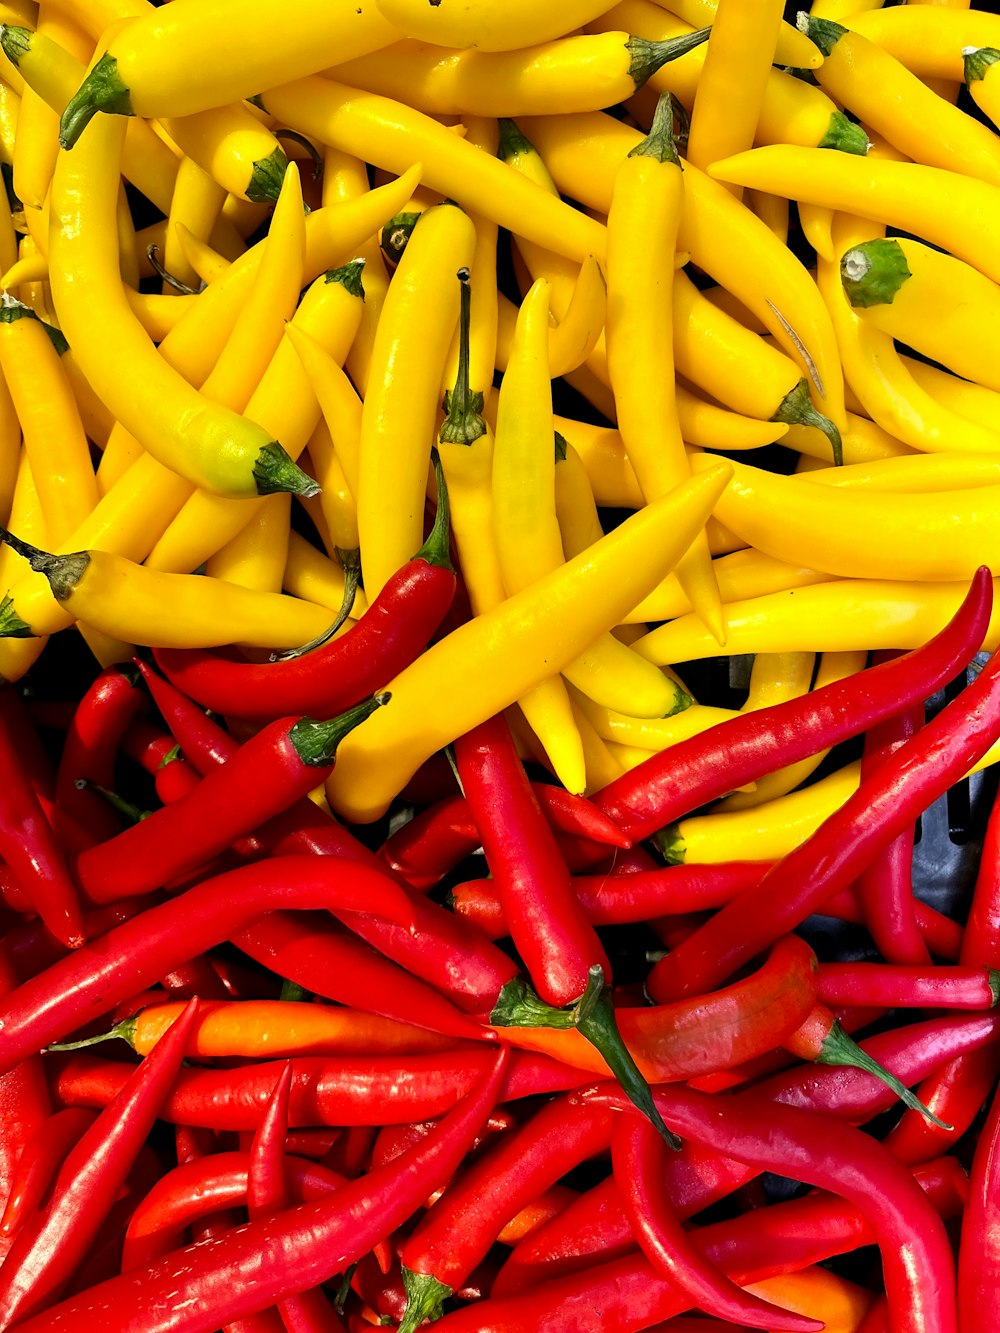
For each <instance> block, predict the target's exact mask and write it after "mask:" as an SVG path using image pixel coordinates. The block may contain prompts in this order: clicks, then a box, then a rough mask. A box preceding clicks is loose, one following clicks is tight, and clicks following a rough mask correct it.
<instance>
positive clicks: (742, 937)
mask: <svg viewBox="0 0 1000 1333" xmlns="http://www.w3.org/2000/svg"><path fill="white" fill-rule="evenodd" d="M903 660H905V659H903V658H899V659H897V661H903ZM896 665H897V662H888V663H886V664H885V666H884V667H878V668H874V669H875V670H880V671H881V670H888V669H891V668H894V667H895V666H896ZM854 679H857V677H855V678H854ZM808 697H812V696H808ZM998 736H1000V654H994V655H993V656H992V657H991V658H990V660H989V661H988V662H987V663H986V665H985V666H984V667H983V669H982V671H981V672H980V673H979V675H978V676H977V677H976V678H975V680H973V681H972V683H971V684H969V685H967V686H966V687H965V689H964V690H963V691H962V692H961V694H959V695H958V697H957V698H956V699H954V700H953V701H952V702H951V703H950V704H948V705H947V706H946V707H945V708H943V709H942V710H941V712H940V713H938V715H937V716H936V717H935V718H933V719H932V720H931V721H930V722H928V723H927V725H926V726H925V727H924V728H923V729H922V730H921V731H920V732H919V733H918V735H916V736H914V737H913V738H912V739H911V740H909V741H906V742H905V744H903V745H901V746H900V747H899V749H898V750H897V751H896V752H895V754H893V755H892V756H891V757H890V758H888V759H887V760H886V761H885V762H884V763H883V764H881V765H880V766H879V768H878V769H877V770H876V771H875V773H874V774H873V775H872V776H871V777H870V778H868V779H866V780H865V781H863V782H861V784H860V785H859V787H858V789H857V791H856V792H854V793H852V795H851V796H849V797H848V799H847V800H846V801H845V802H844V804H843V805H842V806H841V807H840V809H839V810H837V811H835V812H834V813H833V814H832V815H831V816H830V817H829V818H828V819H827V820H825V822H824V823H823V824H821V825H820V827H819V828H818V829H817V830H816V832H815V833H814V834H813V835H812V836H811V837H810V838H807V839H806V841H805V842H804V843H802V844H801V845H800V846H799V847H797V848H795V850H794V851H792V852H790V853H789V854H788V855H787V856H786V857H785V858H784V859H783V860H781V861H779V862H778V863H777V865H775V866H774V868H773V869H772V870H770V871H769V872H768V874H766V875H765V876H764V878H763V879H762V880H761V882H760V884H758V885H757V887H756V888H755V889H750V890H748V891H747V892H746V893H744V894H742V895H741V896H740V897H739V898H738V899H736V901H734V902H732V903H729V904H728V905H727V906H726V907H723V908H722V910H721V911H720V912H718V913H717V914H716V915H715V916H714V917H713V918H712V919H711V920H710V921H708V922H706V924H705V925H704V926H702V927H701V929H700V930H698V931H696V932H695V934H694V935H692V936H691V937H690V938H689V939H687V940H685V941H684V943H683V944H681V945H680V946H679V947H678V948H677V949H675V950H674V951H673V953H671V954H669V955H668V956H667V957H666V958H664V959H663V960H662V961H661V962H659V963H657V964H656V966H655V967H654V969H653V971H652V972H651V973H650V976H649V980H648V983H647V985H648V989H649V993H650V995H652V996H653V997H654V999H657V1000H660V1001H663V1000H667V999H674V998H677V997H679V996H681V995H685V994H690V993H692V992H693V993H700V992H702V991H704V990H705V989H707V988H708V987H710V986H713V985H718V984H719V982H720V981H723V980H724V979H725V978H726V977H728V976H730V975H731V974H732V972H733V971H734V969H735V968H737V967H740V966H741V965H742V964H743V963H745V962H746V961H748V960H749V959H751V958H753V957H754V956H755V954H757V953H759V952H760V950H761V949H762V948H764V947H766V945H767V944H769V943H770V941H771V940H773V939H774V938H775V936H776V935H777V934H779V933H782V932H784V931H789V930H794V928H795V927H796V926H797V925H799V924H800V923H801V922H802V921H804V920H805V918H806V917H807V916H809V915H810V913H812V912H815V911H818V910H821V909H822V906H823V903H824V902H825V901H826V899H827V898H829V897H830V896H831V895H832V894H834V893H836V892H837V891H838V890H839V889H842V888H844V887H846V886H847V885H848V884H850V883H851V882H852V881H853V880H854V879H855V878H856V877H857V875H858V873H859V872H860V871H861V870H862V869H863V868H864V866H865V865H867V864H868V861H869V860H870V859H871V857H872V855H873V854H874V853H875V852H876V851H877V850H878V849H879V848H881V847H884V846H886V845H887V844H888V843H889V842H891V841H892V839H893V838H894V837H895V836H896V834H897V833H898V832H899V831H900V830H901V829H904V828H905V827H906V826H907V824H909V823H911V822H912V821H913V820H915V819H916V817H917V815H918V814H920V813H921V811H923V810H925V809H926V808H927V807H928V806H929V805H930V804H931V803H932V802H933V801H934V800H935V799H936V798H937V797H938V796H940V795H941V794H942V793H943V792H946V791H947V790H948V788H949V787H950V786H951V785H952V783H954V782H957V781H958V779H959V778H961V777H963V776H964V775H965V774H966V773H967V772H968V771H969V769H970V768H972V767H973V765H974V764H975V763H976V761H977V760H978V759H979V758H981V757H982V755H984V754H985V753H986V751H987V750H988V749H989V747H990V746H991V745H992V744H993V742H994V741H995V740H996V739H997V738H998Z"/></svg>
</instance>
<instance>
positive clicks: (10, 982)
mask: <svg viewBox="0 0 1000 1333" xmlns="http://www.w3.org/2000/svg"><path fill="white" fill-rule="evenodd" d="M47 933H48V932H46V934H47ZM17 980H18V978H17V973H16V972H15V970H14V967H13V965H12V964H11V961H10V958H9V954H8V946H7V942H6V940H4V941H2V942H0V995H3V994H6V993H7V992H8V991H10V990H11V989H13V987H14V986H16V984H17ZM51 1114H52V1102H51V1099H50V1097H49V1089H48V1084H47V1082H46V1079H45V1071H44V1069H43V1067H42V1061H41V1059H40V1058H39V1057H38V1056H37V1055H33V1056H30V1057H29V1058H28V1059H26V1060H22V1061H21V1062H20V1064H18V1065H17V1066H15V1068H13V1069H11V1070H8V1072H7V1073H6V1074H0V1202H2V1203H3V1205H4V1207H5V1208H6V1207H7V1204H8V1201H9V1198H10V1193H11V1190H12V1188H13V1187H14V1183H15V1180H16V1177H17V1171H18V1166H19V1163H20V1161H21V1158H22V1156H23V1154H24V1150H25V1148H26V1147H27V1146H28V1144H30V1143H31V1142H32V1140H33V1139H34V1138H35V1136H36V1135H37V1133H38V1131H39V1129H40V1128H41V1126H42V1125H44V1124H45V1123H46V1122H47V1121H48V1120H49V1118H50V1116H51ZM8 1247H9V1241H8V1239H7V1237H6V1236H0V1258H2V1257H3V1256H4V1255H5V1254H6V1252H7V1249H8Z"/></svg>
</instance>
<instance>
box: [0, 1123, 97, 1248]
mask: <svg viewBox="0 0 1000 1333" xmlns="http://www.w3.org/2000/svg"><path fill="white" fill-rule="evenodd" d="M96 1118H97V1117H96V1115H95V1113H94V1112H93V1111H87V1110H84V1109H83V1108H82V1107H67V1108H66V1110H64V1111H56V1112H55V1114H54V1115H51V1116H49V1118H48V1120H46V1121H45V1122H44V1124H42V1125H41V1127H40V1129H39V1130H38V1131H36V1133H35V1134H34V1136H33V1137H32V1138H31V1139H29V1140H28V1142H27V1143H25V1145H24V1149H23V1151H22V1152H21V1156H20V1157H19V1158H18V1162H17V1167H16V1169H15V1171H14V1173H13V1175H12V1178H11V1184H10V1193H9V1195H8V1196H7V1206H6V1208H5V1209H4V1213H3V1220H2V1221H0V1232H3V1234H4V1235H6V1236H11V1235H13V1234H14V1232H15V1231H17V1230H18V1228H19V1227H20V1226H21V1225H22V1223H24V1222H25V1221H26V1220H27V1219H28V1217H29V1216H30V1214H31V1213H32V1212H33V1211H34V1210H35V1209H36V1208H37V1207H38V1205H39V1204H40V1203H41V1201H42V1199H43V1197H44V1196H45V1192H46V1190H47V1189H48V1187H49V1185H50V1184H51V1183H52V1179H53V1177H54V1176H55V1174H56V1172H57V1171H58V1170H59V1168H60V1167H61V1166H62V1164H63V1162H64V1161H65V1160H66V1157H67V1156H68V1154H69V1151H70V1149H71V1148H72V1147H73V1146H74V1144H76V1143H77V1142H79V1140H80V1138H81V1137H82V1135H83V1133H84V1130H86V1129H89V1128H90V1126H91V1125H92V1124H93V1123H94V1121H95V1119H96Z"/></svg>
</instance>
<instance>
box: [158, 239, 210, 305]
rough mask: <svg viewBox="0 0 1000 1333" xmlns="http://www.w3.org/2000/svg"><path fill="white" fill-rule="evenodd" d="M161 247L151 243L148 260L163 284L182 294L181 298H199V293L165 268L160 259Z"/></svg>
mask: <svg viewBox="0 0 1000 1333" xmlns="http://www.w3.org/2000/svg"><path fill="white" fill-rule="evenodd" d="M159 254H160V247H159V246H158V245H157V244H156V242H155V241H151V242H150V243H149V245H147V246H146V258H147V259H148V260H149V264H150V267H151V268H152V270H153V272H154V273H155V274H156V276H157V277H158V278H159V279H160V281H161V282H165V283H166V284H167V286H168V287H172V288H173V289H174V291H175V292H180V294H181V296H197V295H198V293H197V292H196V291H195V289H194V288H193V287H189V286H188V284H187V283H186V282H183V281H182V280H181V279H180V278H178V277H175V276H174V274H173V273H170V272H169V271H168V270H167V269H165V268H164V267H163V265H162V264H161V263H160V259H159Z"/></svg>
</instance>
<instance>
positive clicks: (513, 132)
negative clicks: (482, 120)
mask: <svg viewBox="0 0 1000 1333" xmlns="http://www.w3.org/2000/svg"><path fill="white" fill-rule="evenodd" d="M497 129H498V130H499V136H500V137H499V139H498V141H497V157H498V158H499V159H500V161H501V162H509V161H510V159H511V158H512V157H523V156H524V154H525V153H533V152H534V151H535V146H534V144H533V143H532V142H531V140H530V139H527V138H525V136H524V135H523V134H522V133H521V131H520V130H519V129H518V127H517V123H516V121H513V120H511V119H510V118H509V117H508V116H501V117H500V119H499V120H498V121H497Z"/></svg>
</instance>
